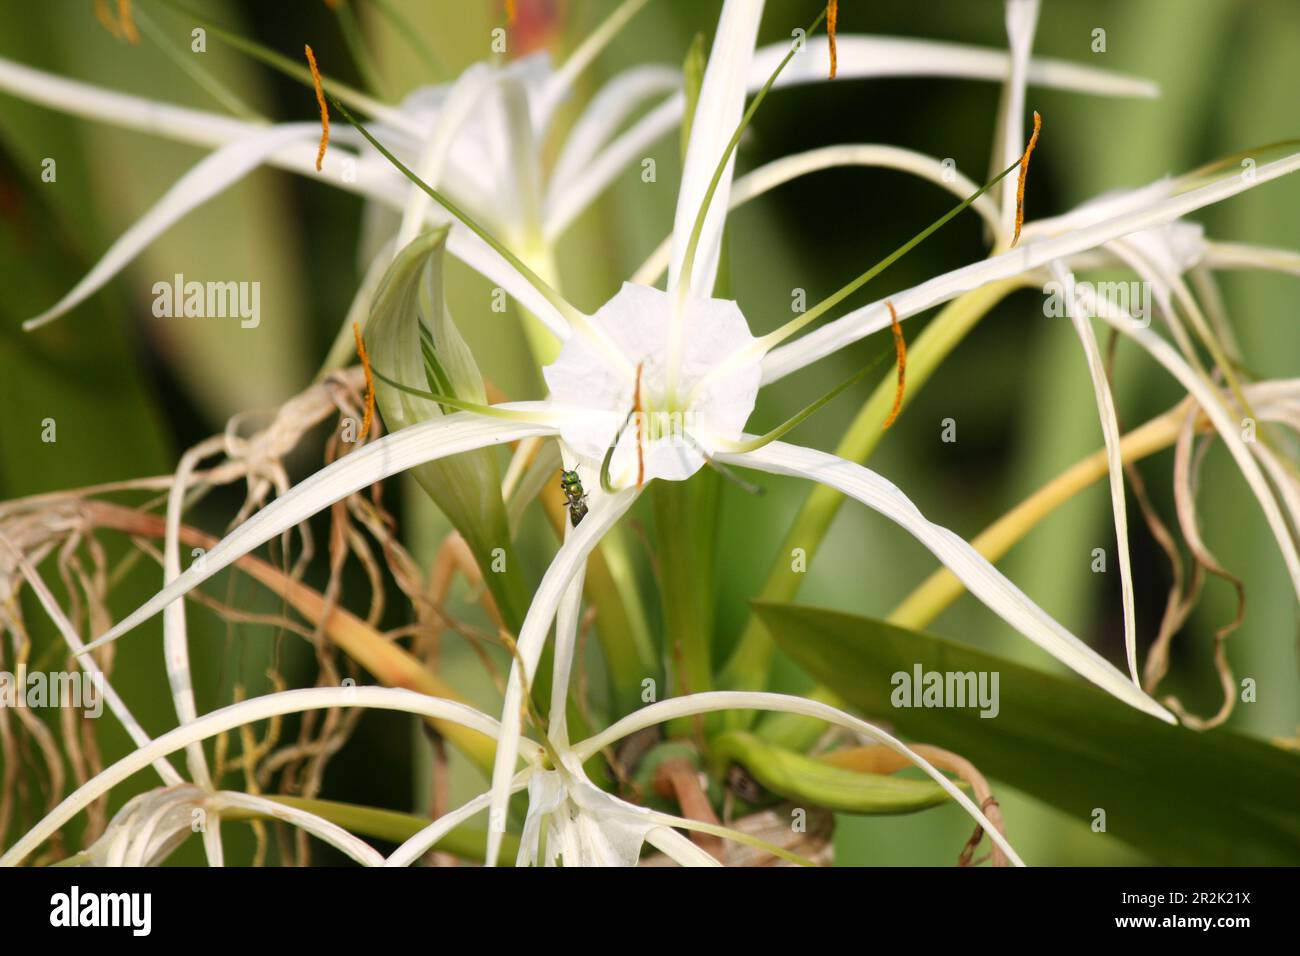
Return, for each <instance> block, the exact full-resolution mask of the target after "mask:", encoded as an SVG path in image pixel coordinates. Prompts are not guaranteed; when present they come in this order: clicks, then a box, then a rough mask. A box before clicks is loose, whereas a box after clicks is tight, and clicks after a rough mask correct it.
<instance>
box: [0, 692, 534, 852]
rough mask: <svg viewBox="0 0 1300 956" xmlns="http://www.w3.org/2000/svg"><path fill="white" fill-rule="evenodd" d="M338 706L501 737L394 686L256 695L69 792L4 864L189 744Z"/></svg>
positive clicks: (470, 714)
mask: <svg viewBox="0 0 1300 956" xmlns="http://www.w3.org/2000/svg"><path fill="white" fill-rule="evenodd" d="M335 707H373V708H375V709H378V710H398V711H404V712H406V713H409V714H419V715H421V716H424V717H436V718H438V719H440V720H450V721H454V722H456V723H458V724H463V725H464V726H466V727H469V728H471V729H473V730H477V731H478V732H479V733H482V734H486V735H487V736H489V737H496V736H497V735H498V733H499V731H500V725H499V724H498V723H497V722H496V721H495V720H493V719H492V718H491V717H489V716H487V715H486V714H482V713H480V712H479V711H477V710H475V709H474V708H473V707H469V706H467V705H465V704H460V703H456V702H453V701H449V700H443V699H441V698H438V697H430V696H428V695H426V694H417V693H416V692H415V691H410V690H404V689H400V688H394V687H313V688H310V689H307V690H289V691H282V692H280V693H276V694H266V695H264V696H262V697H253V698H250V699H249V700H244V701H240V702H239V703H237V704H231V705H230V706H228V707H222V708H221V709H220V710H214V711H212V712H210V713H207V714H204V715H203V716H202V717H199V718H198V719H197V720H194V721H192V722H191V723H188V724H185V725H184V726H182V727H177V728H176V729H175V730H173V731H170V732H169V733H165V734H163V735H162V736H161V737H159V738H157V739H156V740H154V741H152V742H151V743H150V744H149V745H148V746H146V747H140V748H138V749H136V750H133V751H132V752H131V753H129V754H127V755H126V756H125V757H123V758H122V759H121V760H119V761H118V762H117V763H115V764H113V765H112V766H111V767H107V768H105V769H104V770H103V771H101V772H100V773H98V774H96V775H95V776H94V777H93V778H92V779H90V780H88V781H87V782H86V783H84V784H82V785H81V786H80V787H78V788H77V789H76V790H75V791H73V792H72V793H71V794H69V795H68V796H67V797H66V798H65V799H64V800H63V802H62V803H60V804H59V805H58V806H57V807H55V808H54V809H53V810H51V811H50V812H49V813H48V814H47V815H46V816H45V817H44V819H42V820H41V821H40V822H39V823H38V824H36V826H34V827H33V828H32V829H31V830H29V831H28V832H27V833H25V834H23V836H22V837H20V838H19V839H18V842H16V843H15V844H14V845H13V846H11V847H10V848H9V849H8V850H7V851H5V853H4V855H3V856H0V866H14V865H16V864H18V863H21V862H22V861H23V859H25V858H26V857H27V856H28V854H30V853H31V852H32V851H33V850H35V849H36V848H37V847H39V846H40V845H41V844H42V843H44V842H45V841H46V840H47V839H49V837H50V836H51V835H52V834H53V833H55V832H56V831H57V830H58V829H59V828H60V827H61V826H63V825H64V824H65V823H67V822H68V821H69V820H71V819H72V818H73V817H74V816H76V815H77V813H79V812H80V811H81V810H83V809H84V808H85V807H87V806H89V805H90V804H91V803H92V802H94V801H95V800H96V799H98V798H99V797H100V795H101V794H104V793H107V792H108V791H109V790H111V789H112V788H113V787H115V786H117V785H118V784H119V783H121V782H122V781H123V780H126V779H127V778H128V777H130V776H131V775H132V774H134V773H135V772H136V771H138V770H141V769H143V768H144V767H147V766H149V764H150V763H152V762H153V761H154V760H157V759H159V758H161V757H166V756H167V755H168V754H172V753H175V752H176V751H178V750H181V749H182V748H184V747H185V746H186V745H187V744H190V743H193V742H194V741H197V740H206V739H208V738H209V737H213V736H215V735H217V734H220V733H224V732H226V731H228V730H233V729H234V728H236V727H240V726H243V725H244V724H249V723H253V722H255V721H259V720H266V719H267V718H270V717H277V716H282V715H284V714H295V713H299V712H302V711H307V710H326V709H329V708H335ZM527 743H528V746H529V754H530V755H532V754H534V753H535V751H536V745H535V744H533V743H532V742H531V741H528V742H527Z"/></svg>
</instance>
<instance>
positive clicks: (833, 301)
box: [756, 160, 1020, 352]
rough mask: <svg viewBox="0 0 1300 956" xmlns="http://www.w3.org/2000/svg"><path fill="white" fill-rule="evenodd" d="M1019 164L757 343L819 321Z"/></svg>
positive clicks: (775, 340)
mask: <svg viewBox="0 0 1300 956" xmlns="http://www.w3.org/2000/svg"><path fill="white" fill-rule="evenodd" d="M1019 166H1020V160H1016V161H1015V162H1014V163H1012V164H1011V165H1010V166H1008V167H1007V168H1006V169H1004V170H1002V172H1000V173H998V174H997V176H995V177H994V178H993V179H991V180H989V181H988V182H987V183H985V184H984V185H983V186H981V187H980V188H979V189H977V190H976V191H975V192H973V193H971V195H969V196H967V197H966V198H965V199H963V200H962V201H961V202H960V203H958V204H957V205H956V206H954V207H953V208H952V209H950V210H948V211H947V212H946V213H944V214H943V215H942V216H940V217H939V218H938V219H936V220H935V221H934V222H932V223H931V224H930V225H928V226H926V227H925V228H924V229H922V230H921V231H920V232H918V233H917V234H916V235H915V236H913V237H912V238H911V239H909V240H907V242H905V243H903V244H902V245H901V246H899V247H898V248H897V249H895V250H894V251H893V252H891V253H890V254H889V255H887V256H885V258H883V259H881V260H880V261H879V262H877V263H876V264H875V265H874V266H872V267H871V268H870V269H868V270H867V271H866V272H864V273H862V275H860V276H858V277H857V278H856V279H854V280H853V281H852V282H850V283H848V284H847V285H845V286H844V287H843V288H841V289H840V290H839V291H838V292H834V293H832V294H831V295H830V296H828V297H827V298H825V299H823V300H822V301H821V302H819V303H817V304H816V305H815V306H813V307H812V308H811V309H809V310H808V311H807V312H805V313H804V314H803V315H801V316H799V317H798V318H797V319H792V320H791V321H789V322H787V323H786V324H785V325H783V326H781V328H779V329H777V330H776V331H774V332H771V333H769V334H767V335H765V336H763V337H762V338H760V339H758V342H757V343H756V344H757V345H758V346H759V347H760V348H761V350H762V351H763V352H766V351H768V350H770V349H772V348H774V347H775V346H777V345H779V344H780V343H782V342H784V341H785V340H786V339H788V338H789V337H790V336H792V335H794V334H795V333H796V332H798V331H800V330H801V329H803V328H804V327H805V326H807V325H809V324H810V323H812V322H815V321H817V319H819V318H821V317H822V316H823V315H824V314H826V313H827V312H828V311H830V310H831V309H833V308H835V306H837V305H839V304H840V303H841V302H843V301H844V300H845V299H847V298H848V297H849V296H850V295H852V294H853V293H854V292H857V291H858V289H860V288H862V287H863V286H864V285H866V284H867V283H868V282H870V281H871V280H872V279H874V278H875V277H876V276H878V275H880V273H882V272H884V271H885V270H886V269H888V268H889V267H890V266H892V265H893V264H894V263H895V262H897V261H898V260H899V259H901V258H903V256H905V255H907V254H908V253H909V252H911V251H912V250H913V249H915V248H916V247H917V246H919V245H920V244H921V243H922V242H924V241H925V240H926V239H929V238H930V236H932V235H933V234H934V233H936V232H938V231H939V230H940V229H942V228H943V227H944V226H946V225H947V224H948V223H949V222H950V221H951V220H952V219H954V218H955V217H956V216H957V215H958V214H959V213H961V212H962V211H963V210H965V209H966V208H967V207H969V206H970V205H971V204H972V203H973V202H975V200H977V199H979V198H980V196H983V195H984V194H985V193H986V192H988V191H989V190H990V189H992V188H993V187H994V186H996V185H997V184H998V183H999V182H1001V181H1002V180H1003V179H1004V178H1006V177H1007V176H1009V175H1010V174H1011V172H1012V171H1013V170H1015V169H1016V168H1018V167H1019Z"/></svg>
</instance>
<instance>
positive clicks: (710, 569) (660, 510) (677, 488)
mask: <svg viewBox="0 0 1300 956" xmlns="http://www.w3.org/2000/svg"><path fill="white" fill-rule="evenodd" d="M721 485H722V479H721V476H719V475H718V474H717V473H716V472H714V471H712V470H711V469H702V470H701V471H699V472H698V473H697V474H696V475H695V476H694V477H693V478H691V480H690V481H656V482H655V483H654V485H653V487H652V488H651V489H650V495H651V499H652V500H653V504H654V515H655V535H656V540H657V543H658V549H657V550H658V555H659V576H660V591H661V595H662V600H663V622H664V654H665V656H666V657H667V659H668V661H669V662H670V665H671V666H670V668H669V669H670V672H671V673H672V674H674V676H675V680H674V682H673V685H672V687H671V688H670V689H669V690H670V692H671V693H672V694H674V695H680V694H687V693H691V694H696V693H700V692H701V691H708V690H712V689H713V622H714V599H715V595H716V593H717V589H716V588H715V587H714V582H715V578H716V571H717V561H716V558H717V539H718V535H717V531H718V509H719V504H720V497H721V495H720V492H721ZM695 726H696V721H694V720H693V719H685V718H684V719H682V720H678V721H673V722H672V723H671V724H670V725H669V731H670V733H672V734H674V735H677V736H687V735H689V734H691V733H692V732H693V729H694V727H695Z"/></svg>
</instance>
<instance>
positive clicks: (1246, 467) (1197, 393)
mask: <svg viewBox="0 0 1300 956" xmlns="http://www.w3.org/2000/svg"><path fill="white" fill-rule="evenodd" d="M1079 296H1080V299H1081V300H1082V301H1083V304H1084V308H1085V309H1087V310H1088V311H1089V312H1090V313H1091V314H1094V315H1096V316H1097V317H1098V318H1099V319H1102V320H1104V321H1105V322H1106V323H1107V324H1108V325H1110V326H1111V327H1112V328H1114V329H1116V330H1118V331H1119V332H1120V333H1121V334H1123V335H1127V336H1128V337H1129V338H1131V339H1132V340H1133V341H1134V342H1136V343H1137V344H1138V345H1140V346H1142V348H1143V349H1145V350H1146V351H1147V353H1148V354H1149V355H1150V356H1151V357H1152V358H1153V359H1155V360H1156V361H1157V362H1159V363H1160V364H1161V365H1163V366H1164V367H1165V368H1166V369H1167V370H1168V371H1169V372H1170V373H1171V374H1172V375H1173V376H1174V377H1175V378H1177V379H1178V383H1179V384H1180V385H1182V386H1183V388H1185V389H1186V390H1187V392H1188V394H1190V395H1191V396H1192V397H1193V398H1195V399H1196V401H1197V402H1198V403H1199V404H1200V406H1201V410H1202V411H1204V412H1205V416H1206V417H1207V418H1209V420H1210V423H1211V424H1212V425H1214V428H1215V431H1217V432H1218V433H1219V437H1220V438H1222V439H1223V443H1224V445H1226V446H1227V448H1228V451H1229V452H1230V453H1231V454H1232V457H1233V459H1234V460H1235V461H1236V462H1237V467H1238V469H1240V471H1241V474H1242V477H1243V478H1245V479H1246V483H1247V484H1248V485H1250V490H1251V491H1253V492H1254V493H1255V499H1256V500H1257V501H1258V502H1259V506H1260V508H1261V509H1262V510H1263V512H1264V517H1265V519H1266V520H1267V521H1268V526H1269V528H1270V529H1271V530H1272V532H1273V537H1274V539H1275V540H1276V541H1277V544H1278V548H1280V549H1281V551H1282V558H1283V560H1284V561H1285V562H1286V566H1287V571H1288V572H1289V573H1290V575H1291V586H1292V588H1293V589H1294V590H1295V594H1296V599H1297V600H1300V552H1297V550H1296V543H1295V540H1294V539H1293V538H1292V537H1291V532H1290V530H1289V529H1288V527H1287V523H1286V518H1285V517H1284V516H1283V515H1282V511H1281V508H1279V506H1278V503H1277V498H1276V497H1275V495H1274V493H1273V490H1272V489H1271V488H1270V487H1269V484H1268V481H1267V480H1266V479H1265V478H1264V475H1263V473H1262V472H1261V471H1260V470H1259V464H1258V463H1257V462H1256V461H1255V459H1254V457H1253V456H1252V455H1251V453H1250V448H1249V446H1248V445H1247V443H1246V442H1245V441H1244V440H1243V439H1242V436H1241V431H1240V423H1239V422H1238V421H1236V420H1234V417H1233V415H1232V414H1230V413H1229V411H1228V409H1227V408H1225V407H1224V403H1223V401H1222V400H1221V398H1220V396H1219V395H1218V394H1217V393H1216V392H1215V390H1214V389H1213V388H1212V387H1211V386H1210V385H1209V383H1207V382H1206V381H1205V379H1203V378H1202V377H1201V376H1200V375H1198V374H1197V373H1196V372H1195V370H1193V369H1192V367H1191V366H1190V365H1188V364H1187V362H1186V360H1185V359H1184V358H1183V357H1182V356H1181V355H1179V354H1178V352H1177V351H1176V350H1175V349H1174V348H1173V346H1171V345H1170V344H1169V343H1168V342H1166V341H1165V340H1164V339H1162V338H1161V337H1160V336H1158V335H1156V334H1155V333H1154V332H1152V331H1151V330H1150V329H1146V328H1142V327H1140V326H1139V325H1138V324H1137V322H1136V321H1135V320H1134V319H1133V318H1132V317H1131V316H1129V315H1128V314H1127V313H1125V312H1124V311H1123V310H1122V309H1119V308H1118V307H1117V306H1115V305H1114V304H1112V303H1110V302H1108V301H1107V300H1106V299H1105V297H1102V296H1098V295H1097V294H1096V293H1095V292H1094V291H1093V290H1092V289H1090V288H1088V287H1086V286H1084V287H1081V288H1080V290H1079Z"/></svg>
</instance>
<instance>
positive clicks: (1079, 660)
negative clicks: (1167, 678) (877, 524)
mask: <svg viewBox="0 0 1300 956" xmlns="http://www.w3.org/2000/svg"><path fill="white" fill-rule="evenodd" d="M717 457H718V458H719V459H720V460H721V461H723V462H725V463H727V464H733V465H740V466H741V467H744V468H756V469H758V470H760V471H767V472H771V473H773V474H778V475H793V476H795V477H798V478H807V479H809V480H811V481H815V482H817V483H819V484H823V485H826V486H827V487H830V488H834V489H835V490H836V491H839V492H841V493H843V494H846V495H848V496H849V497H851V498H854V499H856V500H858V501H860V502H862V503H863V504H864V505H866V506H867V507H869V508H872V509H874V510H876V511H878V512H880V513H881V514H882V515H884V516H885V517H887V518H889V519H890V520H892V521H894V522H895V523H896V524H898V525H899V526H900V527H901V528H903V529H904V530H905V531H907V532H908V533H909V534H911V535H912V536H913V537H914V538H916V539H917V540H918V541H919V542H921V544H923V545H925V547H926V548H928V549H929V550H930V552H931V553H932V554H934V556H935V557H936V558H938V559H939V560H940V561H941V562H942V563H943V564H944V565H946V566H947V568H948V570H950V571H951V572H952V573H953V574H955V575H956V576H957V578H958V579H959V580H960V581H961V582H962V583H963V584H964V585H966V589H967V590H968V591H970V593H971V594H973V595H974V596H975V597H977V598H979V599H980V600H981V601H982V602H984V604H985V605H987V606H988V608H989V609H990V610H992V611H993V612H994V613H996V614H997V615H998V616H999V617H1001V618H1002V619H1003V620H1005V621H1006V622H1007V623H1008V624H1010V625H1011V626H1012V627H1014V628H1015V629H1016V630H1017V631H1019V632H1020V633H1021V634H1023V635H1024V636H1025V637H1027V638H1029V639H1030V640H1031V641H1033V642H1034V643H1035V644H1037V645H1038V646H1039V647H1041V648H1043V650H1045V651H1047V652H1048V653H1049V654H1051V655H1052V656H1053V657H1055V658H1056V659H1057V660H1059V661H1061V662H1062V663H1063V664H1065V665H1066V666H1068V667H1070V668H1071V669H1072V670H1074V671H1076V672H1077V673H1079V674H1080V675H1082V676H1083V677H1086V678H1087V679H1088V680H1090V681H1092V682H1093V683H1094V684H1096V685H1097V686H1098V687H1100V688H1101V689H1102V690H1104V691H1107V692H1108V693H1110V694H1113V695H1114V696H1115V697H1117V698H1119V699H1120V700H1122V701H1124V703H1126V704H1129V705H1130V706H1132V707H1135V708H1137V709H1138V710H1141V711H1143V712H1145V713H1148V714H1152V715H1154V716H1156V717H1159V718H1160V719H1161V720H1164V721H1167V722H1169V723H1173V722H1174V717H1173V715H1172V714H1170V713H1169V711H1167V710H1165V709H1164V708H1163V707H1161V706H1160V705H1159V704H1158V703H1156V702H1155V701H1154V700H1152V699H1151V698H1150V697H1148V696H1147V695H1146V694H1144V693H1143V692H1142V691H1141V689H1139V688H1138V687H1136V686H1135V685H1134V684H1133V682H1132V681H1130V680H1128V679H1127V678H1125V676H1124V675H1123V674H1121V673H1120V672H1119V671H1118V670H1116V669H1115V667H1114V666H1113V665H1112V664H1111V663H1110V662H1109V661H1107V660H1106V659H1105V658H1104V657H1102V656H1101V655H1100V654H1098V653H1097V652H1096V651H1094V650H1093V649H1092V648H1091V647H1089V646H1088V645H1087V644H1085V643H1083V641H1081V640H1079V639H1078V638H1077V637H1075V636H1074V635H1073V634H1071V633H1070V632H1069V631H1067V630H1066V629H1065V628H1064V627H1062V626H1061V625H1060V624H1059V623H1058V622H1057V621H1056V620H1055V619H1054V618H1053V617H1052V616H1051V615H1050V614H1048V613H1047V612H1046V611H1044V610H1043V609H1042V608H1040V607H1039V606H1038V605H1037V604H1035V603H1034V602H1033V600H1031V599H1030V598H1029V596H1028V595H1026V594H1025V593H1024V592H1023V591H1021V590H1020V589H1019V588H1018V587H1016V586H1015V585H1014V584H1012V583H1011V581H1009V580H1008V579H1007V578H1006V577H1005V576H1004V575H1003V574H1002V572H1000V571H999V570H998V569H997V568H995V567H994V566H993V565H992V564H990V563H989V562H988V560H987V559H986V558H985V557H984V556H983V555H981V554H980V553H979V552H978V551H976V550H975V549H974V548H973V547H971V546H970V544H968V543H967V542H966V541H964V540H963V539H962V538H961V537H960V536H959V535H956V534H954V533H953V532H951V531H949V530H948V529H947V528H944V527H941V526H940V525H937V524H934V523H933V522H931V521H930V520H929V519H927V518H926V517H925V515H923V514H921V512H920V510H919V509H917V507H916V505H914V504H913V503H912V502H911V500H910V499H909V498H908V497H907V496H906V495H905V494H903V492H902V491H900V490H899V488H898V487H897V486H896V485H894V484H893V483H892V482H890V481H888V480H886V479H885V478H882V477H881V476H880V475H878V474H876V473H875V472H873V471H871V470H869V469H867V468H864V467H862V466H861V465H859V464H856V463H855V462H851V461H845V460H844V459H842V458H837V457H835V456H834V455H828V454H826V453H825V452H820V451H815V450H813V449H811V448H801V447H799V446H797V445H787V444H785V443H784V442H772V443H771V444H770V445H766V446H765V447H763V448H760V449H758V450H757V451H752V452H747V453H744V454H739V455H733V454H720V455H718V456H717Z"/></svg>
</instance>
